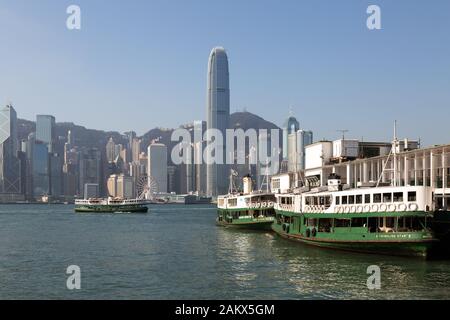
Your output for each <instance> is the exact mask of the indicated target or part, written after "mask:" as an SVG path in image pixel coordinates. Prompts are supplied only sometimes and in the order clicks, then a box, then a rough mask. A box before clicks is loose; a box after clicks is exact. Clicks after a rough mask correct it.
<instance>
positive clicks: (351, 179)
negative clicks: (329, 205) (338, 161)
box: [347, 163, 353, 185]
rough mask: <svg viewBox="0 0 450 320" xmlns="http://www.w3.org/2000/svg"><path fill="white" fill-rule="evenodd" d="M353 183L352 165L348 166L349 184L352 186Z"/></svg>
mask: <svg viewBox="0 0 450 320" xmlns="http://www.w3.org/2000/svg"><path fill="white" fill-rule="evenodd" d="M352 183H353V173H352V167H351V165H350V163H348V164H347V184H348V185H351V184H352Z"/></svg>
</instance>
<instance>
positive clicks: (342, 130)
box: [336, 129, 349, 140]
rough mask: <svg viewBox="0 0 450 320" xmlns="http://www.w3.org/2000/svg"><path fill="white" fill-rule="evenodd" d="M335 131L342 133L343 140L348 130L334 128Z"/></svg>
mask: <svg viewBox="0 0 450 320" xmlns="http://www.w3.org/2000/svg"><path fill="white" fill-rule="evenodd" d="M336 131H337V132H340V133H342V140H345V134H346V133H347V132H348V131H349V130H347V129H340V130H336Z"/></svg>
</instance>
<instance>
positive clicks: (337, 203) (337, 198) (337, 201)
mask: <svg viewBox="0 0 450 320" xmlns="http://www.w3.org/2000/svg"><path fill="white" fill-rule="evenodd" d="M340 199H341V197H336V205H339V202H340V201H339V200H340Z"/></svg>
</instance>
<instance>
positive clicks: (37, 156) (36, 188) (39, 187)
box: [32, 137, 50, 197]
mask: <svg viewBox="0 0 450 320" xmlns="http://www.w3.org/2000/svg"><path fill="white" fill-rule="evenodd" d="M33 138H34V137H33ZM32 152H33V155H32V173H33V196H34V197H41V196H48V195H49V194H50V164H49V153H48V146H47V144H46V143H45V142H43V141H37V140H36V141H35V143H34V146H33V148H32Z"/></svg>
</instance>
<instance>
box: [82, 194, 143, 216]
mask: <svg viewBox="0 0 450 320" xmlns="http://www.w3.org/2000/svg"><path fill="white" fill-rule="evenodd" d="M147 204H148V201H147V200H145V199H122V198H112V197H109V198H106V199H102V198H100V199H99V198H90V199H77V200H75V212H110V213H132V212H143V213H145V212H147V211H148V207H147Z"/></svg>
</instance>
